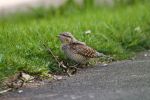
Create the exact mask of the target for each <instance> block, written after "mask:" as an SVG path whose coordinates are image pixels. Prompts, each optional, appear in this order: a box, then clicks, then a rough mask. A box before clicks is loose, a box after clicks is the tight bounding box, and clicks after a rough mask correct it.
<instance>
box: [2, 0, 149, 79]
mask: <svg viewBox="0 0 150 100" xmlns="http://www.w3.org/2000/svg"><path fill="white" fill-rule="evenodd" d="M64 9H65V8H64ZM149 11H150V3H149V2H148V3H137V4H134V5H132V6H125V7H115V8H91V9H86V10H85V9H80V8H77V9H74V8H70V9H66V11H65V12H64V11H62V9H58V10H53V9H51V10H44V9H41V8H40V9H33V10H32V11H31V12H29V13H27V14H15V15H11V16H7V17H5V18H1V19H0V23H1V24H0V80H3V79H5V78H7V77H8V76H10V75H13V74H14V73H16V72H18V71H20V70H25V71H28V72H30V73H33V74H36V75H37V74H39V75H43V74H45V73H47V72H49V71H50V72H54V71H61V70H60V68H58V66H57V64H56V62H55V61H54V60H53V58H52V56H51V55H49V54H48V53H47V52H46V50H45V48H44V47H43V45H42V43H46V44H48V46H49V47H50V48H51V49H52V51H53V52H54V53H55V54H56V55H57V56H59V57H60V58H61V59H66V58H65V57H64V55H63V53H62V52H61V51H60V45H61V44H60V41H59V40H58V38H57V37H56V35H58V34H59V33H60V32H65V31H69V32H72V33H73V35H74V36H75V37H76V38H77V39H79V40H81V41H84V42H86V43H87V44H88V45H89V46H91V47H93V48H95V49H96V50H97V51H99V52H103V53H105V54H107V55H111V56H113V57H114V58H115V59H116V60H123V59H128V58H130V57H132V56H133V54H134V53H135V52H136V51H139V50H146V49H150V28H149V27H150V12H149ZM86 30H91V31H92V33H91V34H89V35H85V34H84V32H85V31H86Z"/></svg>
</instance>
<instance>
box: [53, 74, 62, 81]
mask: <svg viewBox="0 0 150 100" xmlns="http://www.w3.org/2000/svg"><path fill="white" fill-rule="evenodd" d="M54 79H55V80H61V79H62V76H57V75H54Z"/></svg>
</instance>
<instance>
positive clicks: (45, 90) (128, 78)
mask: <svg viewBox="0 0 150 100" xmlns="http://www.w3.org/2000/svg"><path fill="white" fill-rule="evenodd" d="M0 100H150V52H145V53H140V54H138V57H136V60H134V61H121V62H115V63H112V64H110V65H108V66H107V67H102V66H101V65H98V66H96V67H92V68H87V69H83V70H80V71H79V72H78V74H77V75H75V76H72V77H67V78H66V79H65V80H60V81H56V82H52V83H50V84H48V85H44V86H41V87H37V88H23V92H22V93H18V92H8V93H6V94H4V95H2V96H1V97H0Z"/></svg>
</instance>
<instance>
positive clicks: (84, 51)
mask: <svg viewBox="0 0 150 100" xmlns="http://www.w3.org/2000/svg"><path fill="white" fill-rule="evenodd" d="M70 48H71V49H72V50H74V52H75V53H77V54H80V55H82V56H85V57H88V58H95V57H97V52H96V50H94V49H92V48H90V47H88V46H87V45H85V44H81V43H72V44H71V46H70Z"/></svg>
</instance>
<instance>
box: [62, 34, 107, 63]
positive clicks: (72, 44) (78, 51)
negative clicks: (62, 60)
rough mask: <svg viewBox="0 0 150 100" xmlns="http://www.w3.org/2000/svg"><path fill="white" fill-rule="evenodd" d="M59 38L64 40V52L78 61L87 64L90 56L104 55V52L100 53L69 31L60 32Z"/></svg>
mask: <svg viewBox="0 0 150 100" xmlns="http://www.w3.org/2000/svg"><path fill="white" fill-rule="evenodd" d="M59 38H60V40H61V42H62V50H63V51H64V53H65V54H66V55H67V56H68V57H69V58H70V59H72V60H74V61H76V62H77V63H81V64H85V63H86V62H88V60H89V59H90V58H96V57H101V56H104V54H103V53H99V52H97V51H96V50H94V49H92V48H91V47H89V46H87V45H86V44H85V43H83V42H80V41H78V40H77V39H76V38H74V37H73V35H72V34H71V33H69V32H64V33H62V34H60V35H59Z"/></svg>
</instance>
